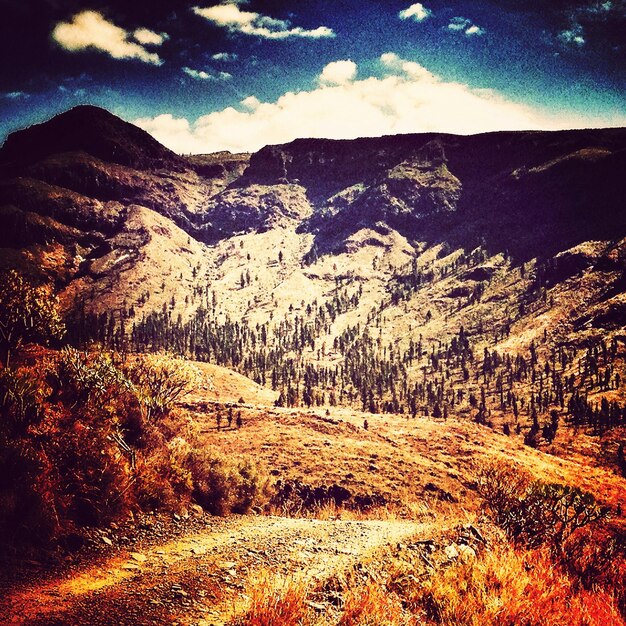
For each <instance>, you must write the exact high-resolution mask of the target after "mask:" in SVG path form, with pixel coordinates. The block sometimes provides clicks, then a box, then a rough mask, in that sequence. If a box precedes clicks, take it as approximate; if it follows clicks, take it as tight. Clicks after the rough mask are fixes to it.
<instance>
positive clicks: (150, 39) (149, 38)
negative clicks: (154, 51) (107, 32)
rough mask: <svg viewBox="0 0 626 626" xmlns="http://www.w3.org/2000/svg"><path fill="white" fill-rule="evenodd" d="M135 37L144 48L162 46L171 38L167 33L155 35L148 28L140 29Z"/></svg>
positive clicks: (134, 34) (135, 33) (136, 31)
mask: <svg viewBox="0 0 626 626" xmlns="http://www.w3.org/2000/svg"><path fill="white" fill-rule="evenodd" d="M133 37H134V38H135V40H136V41H138V42H139V43H140V44H143V45H144V46H161V45H163V43H165V42H166V41H167V40H168V39H169V38H170V36H169V35H168V34H167V33H155V32H154V31H152V30H149V29H148V28H138V29H137V30H135V32H134V33H133Z"/></svg>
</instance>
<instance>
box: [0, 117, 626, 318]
mask: <svg viewBox="0 0 626 626" xmlns="http://www.w3.org/2000/svg"><path fill="white" fill-rule="evenodd" d="M624 171H626V129H607V130H594V131H568V132H556V133H542V132H518V133H513V132H503V133H489V134H484V135H476V136H470V137H460V136H453V135H446V134H432V133H431V134H418V135H401V136H393V137H380V138H368V139H357V140H352V141H348V140H322V139H299V140H296V141H294V142H291V143H289V144H286V145H281V146H268V147H266V148H263V149H262V150H260V151H258V152H257V153H256V154H253V155H251V156H250V155H232V154H230V153H218V154H214V155H197V156H194V157H182V156H179V155H176V154H174V153H173V152H171V151H170V150H168V149H167V148H165V147H163V146H162V145H160V144H159V143H158V142H157V141H156V140H154V139H153V138H152V137H151V136H150V135H148V134H147V133H145V132H144V131H142V130H140V129H138V128H136V127H134V126H133V125H132V124H128V123H126V122H123V121H122V120H120V119H119V118H117V117H115V116H114V115H112V114H111V113H108V112H107V111H104V110H102V109H98V108H96V107H77V108H76V109H72V110H71V111H68V112H67V113H64V114H62V115H59V116H58V117H56V118H54V119H52V120H50V121H48V122H46V123H44V124H40V125H38V126H34V127H31V128H28V129H26V130H23V131H19V132H17V133H14V134H12V135H11V136H10V137H9V138H8V139H7V141H6V143H5V145H4V146H3V147H2V149H1V150H0V223H1V226H2V228H0V245H1V246H2V253H1V254H0V265H2V266H16V265H17V266H19V267H21V268H22V269H24V270H25V271H29V272H31V273H33V274H35V275H37V276H39V277H41V278H47V279H53V280H54V281H55V282H56V284H57V286H58V287H59V289H60V290H61V291H63V292H64V293H65V294H66V296H67V297H66V305H67V307H68V309H71V308H72V307H73V306H74V304H75V302H76V301H77V300H81V301H83V300H84V299H85V298H86V299H87V301H89V302H90V303H91V305H90V306H91V307H92V308H93V309H94V310H96V311H97V310H102V309H109V310H112V309H116V308H117V307H122V306H125V307H126V308H130V307H133V308H136V309H137V310H139V309H140V308H142V310H143V311H144V312H150V311H154V310H166V309H168V310H174V309H176V307H178V308H177V309H176V310H177V311H178V312H179V313H184V311H185V309H184V307H183V304H182V303H183V302H185V303H186V304H187V305H189V299H190V298H189V297H188V294H189V293H192V294H194V296H195V297H197V298H196V299H199V298H200V296H202V298H205V299H206V298H208V297H209V294H210V291H211V290H213V292H215V295H214V296H213V300H219V293H218V292H220V293H221V292H223V293H228V294H229V296H228V300H229V302H231V303H234V304H232V306H233V307H234V308H233V309H232V310H231V311H230V313H235V312H236V313H237V314H241V315H243V314H244V313H245V312H246V311H250V310H251V307H253V304H258V305H262V304H263V303H264V302H265V303H267V302H268V301H269V302H274V303H276V302H278V300H280V299H283V300H284V299H285V298H293V300H294V301H293V302H292V304H293V305H294V306H300V300H301V298H302V292H303V290H304V291H307V290H310V291H311V293H316V294H319V297H320V302H321V301H322V300H323V299H324V298H326V297H328V298H331V297H332V296H330V295H329V294H331V291H330V290H329V289H328V288H327V286H326V284H325V282H324V281H326V280H327V279H329V277H334V280H338V278H340V277H341V276H343V277H344V278H345V277H349V278H350V279H351V280H359V281H361V282H363V283H365V282H367V281H368V280H369V278H371V277H372V276H376V277H378V279H379V280H380V281H382V282H381V285H382V289H383V291H393V289H396V291H397V289H398V288H399V287H398V285H401V284H404V283H403V281H404V282H406V281H407V280H409V279H408V278H407V277H406V276H404V278H397V277H396V278H394V272H396V270H397V268H401V267H402V266H403V264H406V263H407V262H409V261H410V259H411V258H415V259H416V261H415V262H416V263H417V261H418V260H419V259H421V258H422V257H421V256H420V255H422V254H423V253H424V254H426V256H425V257H423V258H424V259H430V260H424V263H422V262H421V261H419V263H417V265H420V267H421V268H422V269H420V270H419V271H420V272H421V274H420V281H421V280H423V279H424V277H426V278H428V276H429V273H428V270H424V267H426V266H427V265H428V264H432V263H433V262H435V261H436V260H437V258H439V257H440V256H443V257H445V256H446V254H449V253H451V252H452V251H454V250H464V251H466V252H467V253H468V254H469V253H470V252H471V251H472V250H475V249H477V248H480V249H481V250H483V251H484V255H485V256H486V257H494V258H495V255H499V254H502V255H504V257H505V258H506V259H511V262H512V263H513V264H514V265H519V264H521V263H524V262H528V261H531V260H532V259H534V258H538V259H544V260H545V259H547V260H548V261H549V262H548V263H547V264H546V266H545V268H544V270H543V279H544V282H545V284H546V285H548V286H550V285H553V284H555V283H561V282H566V281H572V280H576V279H577V277H578V278H580V277H581V276H583V275H585V273H586V272H593V271H596V270H595V268H596V266H597V267H598V271H599V268H600V266H601V265H602V264H604V266H606V267H605V271H606V272H610V273H611V275H613V274H616V273H619V272H620V271H621V270H620V269H619V268H620V267H621V265H620V262H621V261H620V260H619V259H618V260H617V261H615V260H611V259H612V256H611V255H613V256H615V254H616V253H615V252H614V250H613V249H612V248H611V246H609V245H608V242H616V241H619V239H621V238H623V237H624V236H626V211H624V210H623V198H624V197H626V177H624V175H623V173H624ZM589 241H596V242H604V243H598V244H597V245H596V247H593V246H591V247H589V245H587V242H589ZM605 244H606V245H605ZM248 245H250V246H252V248H250V249H248V248H245V246H248ZM254 246H256V248H255V247H254ZM607 246H608V247H607ZM620 249H621V248H620ZM428 250H433V251H435V250H436V251H437V252H436V254H435V253H433V254H435V256H432V255H431V256H428V255H429V254H430V253H428V252H427V251H428ZM611 250H613V252H612V251H611ZM279 252H280V254H279ZM255 255H256V256H255ZM323 255H333V256H335V257H337V259H339V257H341V259H342V260H341V261H340V262H339V263H338V262H337V261H331V262H330V263H329V264H328V267H327V266H326V265H324V264H323V263H321V264H320V265H319V267H317V268H316V269H311V265H312V264H315V263H316V262H317V259H319V258H320V257H322V256H323ZM342 255H344V256H342ZM345 255H348V256H347V257H346V256H345ZM283 257H284V258H283ZM382 258H385V259H387V260H386V261H385V264H380V263H379V260H380V259H382ZM553 258H554V260H553V261H552V260H551V259H553ZM620 258H621V257H620ZM622 260H623V259H622ZM338 264H339V265H340V266H341V267H343V270H341V271H342V272H343V274H341V271H340V270H339V269H337V266H338ZM417 265H415V268H417ZM422 266H423V267H422ZM331 268H332V269H331ZM368 268H369V269H368ZM385 268H387V269H385ZM261 270H262V271H261ZM387 270H388V273H387V274H385V273H384V272H385V271H387ZM416 271H417V270H416ZM503 271H504V270H503V269H502V266H501V262H500V261H497V262H493V263H491V264H489V263H484V264H482V265H478V266H475V267H473V268H472V269H470V270H466V271H465V273H463V274H461V275H460V277H459V279H458V280H457V281H456V282H454V284H452V283H451V284H449V285H446V287H445V289H443V288H442V293H441V295H440V300H441V301H442V302H443V301H444V300H445V301H452V300H455V299H459V298H461V299H467V300H472V299H475V298H476V297H478V296H476V294H477V293H478V292H479V291H481V290H482V289H483V287H484V285H486V284H488V283H490V282H492V283H493V282H494V281H495V282H497V281H498V277H499V276H501V275H502V273H503ZM616 275H617V274H616ZM384 281H387V283H388V284H387V283H385V282H384ZM389 281H391V282H389ZM393 281H396V282H393ZM409 282H410V280H409ZM392 283H393V285H396V286H395V287H394V286H393V285H392ZM396 283H397V284H396ZM620 285H621V283H619V281H617V282H616V283H615V285H613V286H612V289H613V291H612V292H610V293H608V294H605V295H606V298H605V299H606V301H607V302H608V301H609V300H610V301H611V302H612V303H613V305H612V306H613V308H612V310H611V311H612V312H610V314H609V312H608V311H605V310H604V309H602V307H601V308H600V310H597V311H595V310H594V311H593V312H591V311H590V312H589V315H590V316H591V317H589V319H590V320H592V321H591V322H589V323H590V324H595V323H600V322H598V320H604V319H605V318H606V317H607V315H608V316H609V318H610V320H611V323H612V324H615V323H618V322H616V321H615V320H621V319H622V317H623V315H622V313H621V311H622V304H621V301H620V300H619V296H620V294H621V293H622V292H623V291H624V289H623V288H622V287H620ZM281 286H282V287H281ZM335 286H336V285H335ZM243 289H250V290H251V291H250V293H249V294H248V293H247V292H246V293H243V292H242V293H241V294H240V292H241V290H243ZM281 289H284V290H285V291H284V292H283V291H281ZM289 290H291V291H289ZM381 293H382V292H380V293H378V295H377V296H376V297H377V298H379V297H380V298H382V295H381ZM155 294H158V297H156V296H155ZM239 295H241V297H239ZM396 297H397V294H396V296H394V298H396ZM493 297H494V298H496V299H497V298H502V297H505V296H503V295H502V294H496V295H494V296H493ZM615 298H617V299H615ZM611 299H613V300H611ZM381 301H382V300H381ZM318 304H319V302H318ZM288 305H289V302H288V303H287V306H288ZM204 306H206V303H205V304H204ZM172 307H174V309H172ZM258 310H260V311H265V313H263V315H269V305H267V306H265V308H264V309H263V307H262V306H261V307H260V308H259V309H258ZM259 315H261V313H259ZM581 319H582V318H581ZM584 319H587V318H584ZM607 319H608V318H607ZM257 321H258V320H257Z"/></svg>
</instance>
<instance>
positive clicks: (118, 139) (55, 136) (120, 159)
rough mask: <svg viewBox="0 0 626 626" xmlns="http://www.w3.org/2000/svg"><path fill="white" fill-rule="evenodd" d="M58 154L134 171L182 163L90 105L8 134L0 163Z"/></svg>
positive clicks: (144, 134) (137, 131) (130, 126)
mask: <svg viewBox="0 0 626 626" xmlns="http://www.w3.org/2000/svg"><path fill="white" fill-rule="evenodd" d="M61 152H85V153H87V154H90V155H91V156H94V157H96V158H98V159H101V160H102V161H106V162H110V163H118V164H120V165H126V166H130V167H134V168H136V169H145V168H148V167H149V168H154V167H163V166H166V165H167V166H169V167H171V166H176V165H182V164H183V160H182V159H181V157H179V156H178V155H176V154H175V153H174V152H172V151H171V150H169V149H167V148H166V147H165V146H163V145H161V144H160V143H159V142H158V141H157V140H156V139H154V138H153V137H152V136H151V135H149V134H148V133H147V132H145V131H144V130H141V129H140V128H137V127H136V126H134V125H133V124H130V123H129V122H125V121H124V120H122V119H120V118H119V117H117V116H116V115H113V114H112V113H110V112H109V111H106V110H105V109H101V108H100V107H96V106H91V105H81V106H77V107H75V108H73V109H70V110H69V111H66V112H64V113H61V114H60V115H57V116H55V117H53V118H52V119H50V120H48V121H46V122H43V123H42V124H36V125H34V126H31V127H29V128H26V129H24V130H20V131H17V132H15V133H12V134H11V135H9V137H8V138H7V140H6V142H5V144H4V146H3V147H2V150H0V160H2V161H5V162H14V163H19V164H27V163H34V162H36V161H39V160H41V159H44V158H46V157H48V156H50V155H51V154H58V153H61Z"/></svg>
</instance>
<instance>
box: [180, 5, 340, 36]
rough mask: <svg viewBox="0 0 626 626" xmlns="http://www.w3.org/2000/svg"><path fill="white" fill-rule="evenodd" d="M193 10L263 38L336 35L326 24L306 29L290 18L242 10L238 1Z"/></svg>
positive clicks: (237, 31)
mask: <svg viewBox="0 0 626 626" xmlns="http://www.w3.org/2000/svg"><path fill="white" fill-rule="evenodd" d="M192 10H193V12H194V13H195V14H196V15H199V16H200V17H203V18H204V19H206V20H208V21H209V22H212V23H213V24H215V25H216V26H221V27H222V28H226V29H227V30H228V31H230V32H231V33H243V34H245V35H252V36H254V37H260V38H261V39H288V38H290V37H304V38H308V39H322V38H326V37H334V36H335V33H334V32H333V31H332V29H330V28H328V27H326V26H319V27H318V28H315V29H313V30H306V29H304V28H301V27H300V26H293V25H292V24H291V22H289V21H288V20H278V19H276V18H273V17H268V16H266V15H261V14H260V13H254V12H252V11H242V10H241V9H240V8H239V6H238V4H237V3H229V4H217V5H215V6H212V7H207V8H204V9H203V8H200V7H193V9H192Z"/></svg>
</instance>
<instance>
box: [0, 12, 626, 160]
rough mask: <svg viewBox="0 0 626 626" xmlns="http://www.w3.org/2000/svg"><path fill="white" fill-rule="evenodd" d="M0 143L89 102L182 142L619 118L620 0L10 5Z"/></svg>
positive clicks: (624, 40) (1, 67)
mask: <svg viewBox="0 0 626 626" xmlns="http://www.w3.org/2000/svg"><path fill="white" fill-rule="evenodd" d="M0 12H1V14H0V54H1V58H2V63H1V64H0V141H3V140H4V138H5V137H6V135H7V134H8V133H9V132H11V131H13V130H15V129H18V128H22V127H24V126H27V125H29V124H32V123H36V122H40V121H43V120H45V119H47V118H49V117H51V116H52V115H54V114H56V113H59V112H61V111H63V110H66V109H68V108H71V107H72V106H75V105H77V104H85V103H90V104H97V105H100V106H103V107H105V108H107V109H109V110H110V111H112V112H113V113H115V114H117V115H119V116H121V117H123V118H124V119H126V120H128V121H131V122H134V123H136V124H138V125H139V126H141V127H142V128H144V129H146V130H147V131H149V132H150V133H152V134H153V135H154V136H155V137H156V138H157V139H159V140H160V141H161V142H163V143H164V144H166V145H167V146H169V147H170V148H172V149H174V150H176V151H177V152H185V153H189V152H192V153H198V152H213V151H217V150H231V151H251V150H256V149H258V148H260V147H262V146H263V145H266V144H271V143H283V142H286V141H290V140H292V139H294V138H296V137H334V138H352V137H357V136H372V135H382V134H393V133H408V132H421V131H446V132H454V133H463V134H468V133H475V132H483V131H489V130H500V129H526V128H545V129H556V128H574V127H597V126H626V0H593V1H591V0H534V1H533V2H529V1H528V0H498V1H476V0H475V1H459V0H449V1H445V0H444V1H439V0H432V1H431V0H425V1H424V2H423V3H412V2H411V0H405V1H395V0H389V1H382V2H378V1H377V2H374V1H369V0H359V1H358V2H356V1H354V0H312V1H310V2H308V1H307V2H303V1H296V0H269V1H262V0H205V1H201V0H197V2H194V1H192V2H180V1H175V0H134V1H132V2H131V1H129V0H92V1H85V0H0Z"/></svg>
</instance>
